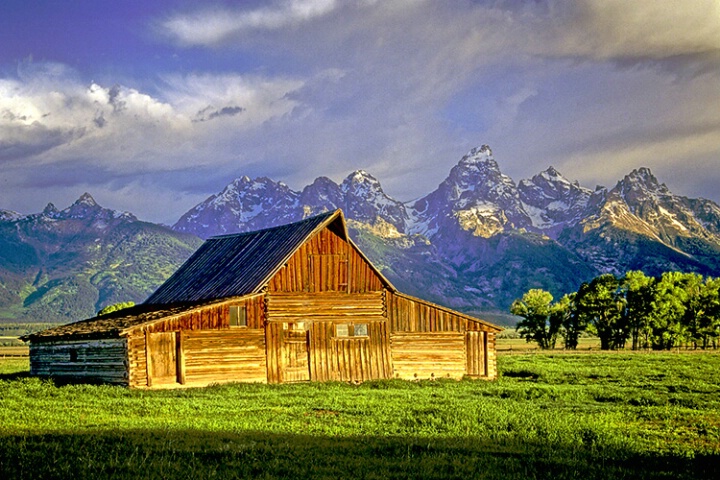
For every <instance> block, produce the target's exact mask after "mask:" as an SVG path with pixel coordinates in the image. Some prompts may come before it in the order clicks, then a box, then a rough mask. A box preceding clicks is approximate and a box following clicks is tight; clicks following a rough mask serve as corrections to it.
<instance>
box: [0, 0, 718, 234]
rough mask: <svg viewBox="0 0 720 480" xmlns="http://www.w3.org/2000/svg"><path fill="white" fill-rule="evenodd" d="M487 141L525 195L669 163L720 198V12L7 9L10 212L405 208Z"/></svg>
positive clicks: (309, 4)
mask: <svg viewBox="0 0 720 480" xmlns="http://www.w3.org/2000/svg"><path fill="white" fill-rule="evenodd" d="M482 144H489V145H490V146H491V147H492V149H493V152H494V154H495V158H496V160H497V161H498V163H499V164H500V168H501V169H502V170H503V172H504V173H506V174H508V175H510V176H511V177H513V178H514V179H515V180H516V181H519V180H520V179H522V178H528V177H530V176H532V175H534V174H536V173H538V172H540V171H541V170H544V169H546V168H547V167H548V166H550V165H553V166H554V167H555V168H557V169H558V170H559V171H561V172H562V173H563V174H564V175H565V176H566V177H568V178H570V179H571V180H578V181H579V182H580V183H581V184H582V185H584V186H587V187H589V188H594V187H595V185H598V184H600V185H606V186H612V185H614V183H615V182H616V181H618V180H619V179H621V178H622V177H623V176H624V175H625V174H627V173H629V172H630V171H631V170H632V169H634V168H639V167H641V166H647V167H650V168H651V169H652V170H653V172H654V173H655V175H656V176H657V177H658V178H659V179H660V181H662V182H665V183H666V184H667V185H668V186H669V187H670V189H671V190H673V191H674V192H675V193H678V194H682V195H686V196H690V197H698V196H702V197H706V198H710V199H713V200H715V201H720V190H718V187H717V185H718V184H719V183H720V2H718V1H717V0H683V1H682V2H681V1H676V0H633V1H632V2H628V1H626V0H527V1H523V0H492V1H491V0H488V1H482V0H480V1H470V0H454V1H439V0H345V1H340V0H270V1H264V2H259V1H234V2H233V1H224V2H195V1H189V0H177V1H172V0H163V1H135V0H127V1H99V0H95V1H84V0H75V1H73V0H68V1H63V2H60V1H40V0H5V1H3V2H2V3H1V4H0V209H7V210H15V211H18V212H21V213H32V212H37V211H40V210H41V209H42V208H43V207H44V206H45V204H47V203H48V202H53V203H55V204H56V205H57V206H58V207H60V208H63V207H65V206H67V205H69V204H70V203H71V202H72V201H74V200H75V199H76V198H78V197H79V196H80V194H82V193H83V192H85V191H88V192H90V193H91V194H92V195H93V196H94V197H95V198H96V199H97V200H98V202H99V203H100V204H102V205H103V206H106V207H109V208H114V209H118V210H128V211H131V212H133V213H135V214H136V215H138V216H139V217H140V218H142V219H146V220H151V221H158V222H164V223H173V222H174V221H175V220H177V218H179V216H180V215H181V214H182V213H184V212H185V211H187V210H188V209H190V208H191V207H192V206H194V205H195V204H196V203H198V202H200V201H202V200H203V199H205V198H206V197H207V196H209V195H211V194H213V193H216V192H218V191H220V190H221V189H222V188H223V187H224V186H225V185H226V184H227V183H229V182H230V181H231V180H232V179H234V178H236V177H239V176H242V175H248V176H250V177H256V176H268V177H270V178H273V179H275V180H282V181H284V182H285V183H287V184H288V185H289V186H290V187H291V188H294V189H298V190H299V189H301V188H302V187H303V186H304V185H306V184H308V183H310V182H312V180H313V179H315V178H316V177H318V176H321V175H325V176H328V177H330V178H332V179H333V180H335V181H338V182H339V181H341V180H342V179H343V178H344V177H345V176H347V175H348V174H349V173H350V172H351V171H353V170H356V169H365V170H367V171H368V172H370V173H371V174H373V175H374V176H376V177H377V178H379V179H380V180H381V182H382V184H383V187H384V189H385V191H386V192H387V193H388V194H390V195H391V196H393V197H395V198H397V199H400V200H411V199H413V198H417V197H419V196H421V195H424V194H427V193H429V192H430V191H432V190H433V189H434V188H436V187H437V185H438V183H440V182H441V181H442V180H443V179H444V178H445V176H446V175H447V173H448V171H449V170H450V168H451V167H452V166H453V165H455V164H456V163H457V161H458V160H459V159H460V157H461V156H462V155H463V154H465V153H466V152H467V151H469V150H470V149H471V148H472V147H475V146H479V145H482Z"/></svg>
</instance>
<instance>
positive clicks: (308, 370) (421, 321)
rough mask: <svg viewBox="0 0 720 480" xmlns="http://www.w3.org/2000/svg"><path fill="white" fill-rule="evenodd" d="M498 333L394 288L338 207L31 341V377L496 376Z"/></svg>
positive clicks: (241, 238)
mask: <svg viewBox="0 0 720 480" xmlns="http://www.w3.org/2000/svg"><path fill="white" fill-rule="evenodd" d="M500 330H501V329H500V328H498V327H496V326H494V325H492V324H490V323H488V322H485V321H482V320H479V319H476V318H473V317H471V316H468V315H465V314H462V313H459V312H456V311H453V310H451V309H448V308H445V307H442V306H439V305H435V304H432V303H429V302H426V301H424V300H421V299H418V298H414V297H411V296H409V295H405V294H402V293H400V292H398V291H397V290H396V289H395V288H394V287H393V286H392V284H391V283H390V282H389V281H388V280H387V279H386V278H385V277H384V276H383V275H382V274H381V273H380V272H379V271H378V269H377V268H375V267H374V266H373V265H372V263H371V262H370V261H369V260H368V259H367V257H365V256H364V255H363V253H362V252H361V251H360V250H359V249H358V248H357V246H356V245H355V244H354V243H353V242H352V241H351V240H350V238H349V237H348V233H347V228H346V225H345V219H344V218H343V214H342V212H341V211H340V210H337V211H335V212H328V213H325V214H321V215H318V216H315V217H311V218H307V219H305V220H302V221H300V222H296V223H292V224H288V225H283V226H279V227H275V228H269V229H265V230H260V231H256V232H250V233H242V234H235V235H225V236H220V237H213V238H211V239H209V240H207V241H206V242H205V243H204V244H203V245H202V246H201V247H200V248H199V249H198V250H197V251H196V252H195V253H194V254H193V255H192V256H191V257H190V259H188V260H187V262H185V264H184V265H182V266H181V267H180V268H179V269H178V270H177V271H176V272H175V273H174V274H173V275H172V276H171V277H170V278H169V279H168V280H167V281H166V282H165V283H164V284H163V285H161V286H160V288H158V289H157V291H155V292H154V293H153V294H152V295H151V296H150V297H149V298H148V299H147V300H146V301H145V303H143V304H141V305H138V306H135V307H132V308H129V309H125V310H120V311H117V312H114V313H111V314H108V315H103V316H99V317H95V318H90V319H88V320H83V321H80V322H76V323H72V324H68V325H63V326H60V327H57V328H53V329H49V330H45V331H42V332H38V333H35V334H32V335H29V336H27V337H25V340H27V341H29V342H30V371H31V374H32V375H39V376H51V377H56V378H59V379H61V380H67V381H92V382H108V383H118V384H124V385H128V386H130V387H137V388H168V387H180V386H203V385H208V384H212V383H222V382H269V383H280V382H298V381H307V380H313V381H326V380H340V381H364V380H370V379H383V378H404V379H416V378H418V379H419V378H443V377H451V378H461V377H463V376H465V375H468V376H471V377H477V378H487V379H492V378H495V377H496V360H495V335H496V333H497V332H499V331H500Z"/></svg>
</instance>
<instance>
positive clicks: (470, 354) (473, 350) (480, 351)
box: [465, 331, 487, 377]
mask: <svg viewBox="0 0 720 480" xmlns="http://www.w3.org/2000/svg"><path fill="white" fill-rule="evenodd" d="M486 354H487V335H486V334H485V332H474V331H469V332H465V359H466V362H467V364H466V367H465V373H466V374H467V375H471V376H477V377H486V376H487V367H486V365H487V362H486V361H485V358H486Z"/></svg>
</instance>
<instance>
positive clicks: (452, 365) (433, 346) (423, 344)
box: [390, 332, 466, 379]
mask: <svg viewBox="0 0 720 480" xmlns="http://www.w3.org/2000/svg"><path fill="white" fill-rule="evenodd" d="M390 351H391V356H392V364H393V368H394V372H393V373H394V376H395V377H398V378H405V379H418V378H440V377H450V378H462V376H463V375H464V374H465V368H466V359H465V338H464V335H463V334H462V333H458V332H427V333H419V332H413V333H394V334H391V336H390Z"/></svg>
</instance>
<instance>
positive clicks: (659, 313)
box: [650, 272, 688, 350]
mask: <svg viewBox="0 0 720 480" xmlns="http://www.w3.org/2000/svg"><path fill="white" fill-rule="evenodd" d="M684 276H685V274H683V273H680V272H665V273H663V274H662V276H661V277H660V280H658V281H657V282H656V283H655V288H654V290H655V292H654V295H653V302H652V303H653V313H652V317H651V321H650V324H651V327H652V338H651V341H652V348H653V349H655V350H670V349H671V348H673V347H674V346H679V344H680V342H682V341H683V340H685V339H686V338H687V332H688V328H687V325H685V323H684V322H683V319H685V314H686V310H687V302H688V292H687V290H686V289H685V288H684V285H683V282H684V281H685V279H684Z"/></svg>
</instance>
